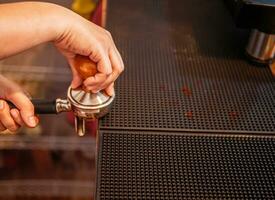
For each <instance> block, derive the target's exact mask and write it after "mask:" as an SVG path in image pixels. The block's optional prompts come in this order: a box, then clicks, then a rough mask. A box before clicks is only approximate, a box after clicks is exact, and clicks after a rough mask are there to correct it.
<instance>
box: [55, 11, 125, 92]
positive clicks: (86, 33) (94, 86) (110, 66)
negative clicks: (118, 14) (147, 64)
mask: <svg viewBox="0 0 275 200" xmlns="http://www.w3.org/2000/svg"><path fill="white" fill-rule="evenodd" d="M60 13H61V12H60ZM63 18H64V19H63V20H64V21H68V22H69V23H68V24H67V26H66V28H65V29H64V30H63V33H62V34H61V35H60V37H59V38H57V40H56V41H55V45H56V46H57V48H58V49H59V50H60V52H61V53H62V54H63V55H64V56H65V57H66V58H67V60H68V62H69V64H70V66H71V69H72V73H73V80H72V84H71V86H72V87H73V88H76V87H78V86H80V85H81V84H83V85H84V86H85V87H86V89H88V90H90V91H92V92H94V93H96V92H98V91H100V90H103V89H104V90H105V91H106V93H107V94H108V95H110V96H112V95H113V93H114V81H115V80H116V79H117V78H118V76H119V75H120V73H121V72H122V71H123V70H124V64H123V61H122V58H121V56H120V53H119V52H118V50H117V48H116V46H115V44H114V41H113V39H112V36H111V34H110V33H109V32H108V31H106V30H105V29H103V28H101V27H99V26H97V25H95V24H93V23H91V22H90V21H88V20H86V19H84V18H82V17H80V16H79V15H77V14H75V13H73V12H71V11H67V12H63ZM77 55H82V56H87V57H89V58H90V60H91V61H92V62H95V63H97V71H98V72H97V73H96V74H95V76H92V77H89V78H87V79H86V80H82V79H81V77H80V75H79V74H78V73H77V71H76V65H77V63H76V61H75V57H76V56H77Z"/></svg>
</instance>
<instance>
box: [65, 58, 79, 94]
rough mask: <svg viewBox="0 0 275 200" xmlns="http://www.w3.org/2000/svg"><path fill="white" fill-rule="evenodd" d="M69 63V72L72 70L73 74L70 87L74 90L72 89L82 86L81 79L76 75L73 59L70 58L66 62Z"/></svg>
mask: <svg viewBox="0 0 275 200" xmlns="http://www.w3.org/2000/svg"><path fill="white" fill-rule="evenodd" d="M68 62H69V65H70V67H71V70H72V74H73V80H72V82H71V87H72V88H73V89H74V88H77V87H79V86H80V85H81V84H82V79H81V77H80V76H79V75H78V73H77V71H76V69H75V66H74V58H70V59H69V60H68Z"/></svg>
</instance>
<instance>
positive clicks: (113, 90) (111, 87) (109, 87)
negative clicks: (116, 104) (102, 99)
mask: <svg viewBox="0 0 275 200" xmlns="http://www.w3.org/2000/svg"><path fill="white" fill-rule="evenodd" d="M105 92H106V93H107V94H108V95H109V96H113V95H114V93H115V89H114V83H112V84H111V85H109V86H108V87H107V88H106V89H105Z"/></svg>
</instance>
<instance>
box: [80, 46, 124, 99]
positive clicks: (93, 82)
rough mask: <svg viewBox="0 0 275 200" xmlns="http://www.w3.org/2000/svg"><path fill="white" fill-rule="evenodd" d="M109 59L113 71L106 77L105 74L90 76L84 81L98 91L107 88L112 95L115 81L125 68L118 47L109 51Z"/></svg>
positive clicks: (94, 90) (90, 87)
mask: <svg viewBox="0 0 275 200" xmlns="http://www.w3.org/2000/svg"><path fill="white" fill-rule="evenodd" d="M109 59H110V62H111V64H112V73H111V74H110V75H108V76H106V77H104V76H103V75H101V76H99V75H98V77H97V75H96V76H95V77H90V78H88V79H86V80H85V81H84V82H83V83H84V85H85V86H86V87H87V88H88V89H89V90H91V91H92V92H96V91H99V90H102V89H106V92H107V94H108V95H110V96H112V95H113V93H114V89H113V84H112V83H113V82H114V81H115V80H116V79H117V78H118V76H119V75H120V74H121V73H122V71H123V70H124V64H123V61H122V58H121V56H120V54H119V52H118V51H117V50H116V49H112V50H111V51H110V53H109Z"/></svg>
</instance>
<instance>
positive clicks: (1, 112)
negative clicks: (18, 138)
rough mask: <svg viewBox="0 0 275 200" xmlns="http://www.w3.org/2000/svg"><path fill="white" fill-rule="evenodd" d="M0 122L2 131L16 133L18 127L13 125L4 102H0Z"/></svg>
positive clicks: (13, 122) (7, 106) (8, 109)
mask: <svg viewBox="0 0 275 200" xmlns="http://www.w3.org/2000/svg"><path fill="white" fill-rule="evenodd" d="M0 120H1V126H3V127H0V128H2V129H5V128H6V129H8V130H10V131H12V132H14V131H16V130H17V129H18V128H19V126H18V125H17V124H16V123H15V121H14V120H13V118H12V116H11V115H10V108H9V105H8V104H7V103H6V102H5V101H4V100H0Z"/></svg>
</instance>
